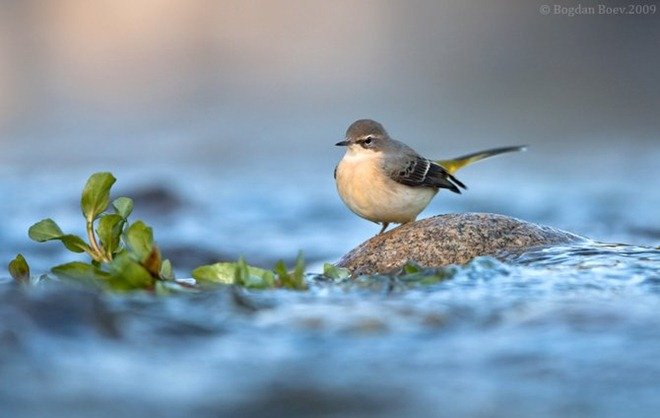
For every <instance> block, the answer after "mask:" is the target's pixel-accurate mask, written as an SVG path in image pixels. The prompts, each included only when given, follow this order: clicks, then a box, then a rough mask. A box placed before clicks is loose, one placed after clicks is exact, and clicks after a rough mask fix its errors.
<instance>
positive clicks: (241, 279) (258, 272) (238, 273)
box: [234, 257, 275, 289]
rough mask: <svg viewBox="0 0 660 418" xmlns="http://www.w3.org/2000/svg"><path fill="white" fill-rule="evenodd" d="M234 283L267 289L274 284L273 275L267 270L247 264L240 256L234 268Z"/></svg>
mask: <svg viewBox="0 0 660 418" xmlns="http://www.w3.org/2000/svg"><path fill="white" fill-rule="evenodd" d="M234 284H235V285H238V286H243V287H247V288H251V289H267V288H270V287H273V285H274V284H275V276H274V275H273V272H271V271H269V270H263V269H260V268H258V267H252V266H248V264H247V263H246V262H245V259H244V258H243V257H241V258H239V259H238V262H237V263H236V268H235V269H234Z"/></svg>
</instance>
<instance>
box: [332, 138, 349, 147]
mask: <svg viewBox="0 0 660 418" xmlns="http://www.w3.org/2000/svg"><path fill="white" fill-rule="evenodd" d="M348 144H350V141H348V140H346V139H344V140H343V141H339V142H337V143H336V144H335V146H338V147H345V146H347V145H348Z"/></svg>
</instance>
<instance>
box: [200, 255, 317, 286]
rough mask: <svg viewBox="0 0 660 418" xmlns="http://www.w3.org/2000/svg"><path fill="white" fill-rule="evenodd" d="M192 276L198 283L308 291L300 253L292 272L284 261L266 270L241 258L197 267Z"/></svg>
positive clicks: (303, 262) (303, 263)
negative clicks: (235, 260) (250, 264)
mask: <svg viewBox="0 0 660 418" xmlns="http://www.w3.org/2000/svg"><path fill="white" fill-rule="evenodd" d="M192 276H193V278H194V279H195V280H197V282H200V283H207V284H231V285H237V286H243V287H247V288H252V289H268V288H273V287H282V288H286V289H295V290H305V289H307V283H306V282H305V260H304V258H303V255H302V252H301V253H298V257H297V258H296V265H295V267H294V269H293V271H291V272H289V271H288V270H287V268H286V264H285V263H284V261H283V260H280V261H278V262H277V264H275V267H274V268H273V270H265V269H262V268H259V267H253V266H249V265H248V264H247V263H246V262H245V260H244V259H243V257H241V258H240V259H239V260H238V262H236V263H215V264H210V265H206V266H201V267H197V268H196V269H195V270H193V272H192Z"/></svg>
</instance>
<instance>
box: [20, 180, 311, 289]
mask: <svg viewBox="0 0 660 418" xmlns="http://www.w3.org/2000/svg"><path fill="white" fill-rule="evenodd" d="M115 181H116V179H115V177H114V176H113V175H112V174H111V173H108V172H100V173H94V174H92V175H91V176H90V177H89V179H88V180H87V183H86V184H85V187H84V188H83V192H82V196H81V198H80V208H81V211H82V215H83V218H84V220H85V235H84V238H83V237H81V236H78V235H75V234H69V233H65V232H63V231H62V229H61V228H60V227H59V225H57V223H56V222H55V221H54V220H52V219H50V218H47V219H43V220H41V221H39V222H37V223H35V224H34V225H32V226H31V227H30V228H29V230H28V235H29V237H30V238H31V239H32V240H34V241H37V242H47V241H59V242H61V243H62V245H64V247H66V248H67V249H68V250H69V251H72V252H75V253H86V254H87V255H88V256H89V258H90V260H89V261H88V262H84V261H73V262H69V263H66V264H61V265H58V266H55V267H53V268H52V269H51V272H52V273H53V274H54V275H55V276H57V277H58V278H60V279H63V280H69V281H75V282H78V283H84V284H89V285H92V286H95V287H100V288H103V289H108V290H115V291H131V290H148V291H156V292H169V290H172V289H174V290H183V289H184V288H187V287H190V285H184V284H183V283H181V282H176V281H175V280H174V274H173V269H172V264H171V262H170V261H169V260H167V259H163V257H162V255H161V253H160V250H159V249H158V246H157V245H156V244H155V242H154V237H153V231H152V229H151V227H149V226H148V225H147V224H145V223H144V222H143V221H140V220H138V221H135V222H132V223H131V222H130V221H129V219H128V218H129V216H130V215H131V213H132V211H133V201H132V200H131V199H130V198H128V197H119V198H117V199H115V200H113V201H112V202H111V201H110V190H111V188H112V186H113V185H114V183H115ZM9 272H10V274H11V276H12V277H13V278H14V280H15V281H16V282H19V283H22V284H30V283H32V281H31V277H30V268H29V266H28V264H27V262H26V260H25V258H24V257H23V256H22V255H21V254H18V255H17V256H16V258H15V259H14V260H12V261H11V262H10V263H9ZM192 275H193V278H195V279H196V281H197V283H199V284H231V285H236V286H242V287H246V288H250V289H268V288H275V287H280V288H287V289H297V290H304V289H306V288H307V283H306V282H305V261H304V259H303V256H302V253H300V254H299V255H298V258H297V259H296V263H295V266H294V268H293V270H291V271H289V270H288V269H287V267H286V264H285V263H284V261H282V260H280V261H279V262H278V263H277V264H276V265H275V266H274V267H273V269H272V270H265V269H261V268H258V267H253V266H250V265H248V264H247V263H246V262H245V260H244V259H243V258H240V259H239V260H238V261H237V262H235V263H215V264H211V265H206V266H201V267H198V268H196V269H195V270H194V271H193V273H192Z"/></svg>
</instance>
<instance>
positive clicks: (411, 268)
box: [402, 260, 424, 274]
mask: <svg viewBox="0 0 660 418" xmlns="http://www.w3.org/2000/svg"><path fill="white" fill-rule="evenodd" d="M423 270H424V269H423V268H422V267H421V266H420V265H419V264H417V263H416V262H414V261H413V260H408V261H406V264H404V265H403V267H402V271H403V273H404V274H413V273H419V272H421V271H423Z"/></svg>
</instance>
